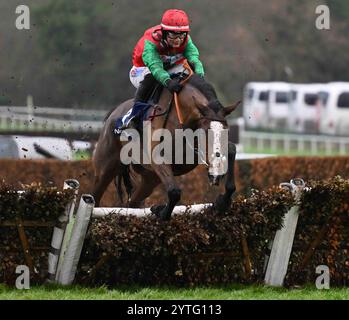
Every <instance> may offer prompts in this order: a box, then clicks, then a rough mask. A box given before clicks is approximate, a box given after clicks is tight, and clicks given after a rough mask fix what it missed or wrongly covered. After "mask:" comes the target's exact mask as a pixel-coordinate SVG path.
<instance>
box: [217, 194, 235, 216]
mask: <svg viewBox="0 0 349 320" xmlns="http://www.w3.org/2000/svg"><path fill="white" fill-rule="evenodd" d="M230 202H231V201H229V200H228V201H227V200H226V199H224V196H223V195H222V194H220V195H219V196H218V198H217V199H216V201H215V203H214V205H213V207H214V209H215V211H216V212H217V213H219V214H223V213H225V212H226V211H227V210H228V209H229V206H230Z"/></svg>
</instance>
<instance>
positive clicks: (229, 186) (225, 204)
mask: <svg viewBox="0 0 349 320" xmlns="http://www.w3.org/2000/svg"><path fill="white" fill-rule="evenodd" d="M235 156H236V146H235V144H234V143H232V142H229V148H228V171H227V174H226V182H225V192H224V194H220V195H219V196H218V198H217V199H216V201H215V204H214V207H215V209H216V211H217V212H219V213H224V212H225V211H227V210H228V208H229V207H230V204H231V197H232V195H233V194H234V192H235V190H236V186H235V175H234V167H235Z"/></svg>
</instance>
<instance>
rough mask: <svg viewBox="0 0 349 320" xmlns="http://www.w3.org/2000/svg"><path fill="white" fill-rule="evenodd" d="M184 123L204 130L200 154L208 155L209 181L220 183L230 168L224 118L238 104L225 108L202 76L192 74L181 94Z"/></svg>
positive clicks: (226, 126)
mask: <svg viewBox="0 0 349 320" xmlns="http://www.w3.org/2000/svg"><path fill="white" fill-rule="evenodd" d="M181 101H182V102H181V106H183V109H184V108H185V109H186V110H183V113H184V114H185V117H184V118H185V123H186V124H187V125H188V126H190V127H191V128H193V129H203V131H204V132H205V133H206V135H205V138H206V139H205V146H204V148H202V149H201V150H200V147H202V145H201V144H200V143H199V144H198V148H199V149H198V155H199V157H201V158H203V156H204V158H205V161H204V163H206V164H207V168H208V177H209V181H210V183H211V184H213V185H218V184H219V182H220V181H221V179H222V178H223V177H224V176H225V174H226V173H227V169H228V153H229V143H228V132H229V131H228V125H227V121H226V119H225V117H226V116H227V115H229V114H230V113H231V112H233V111H234V110H235V109H236V107H237V106H238V105H239V103H240V101H238V102H237V103H235V104H233V105H231V106H228V107H223V105H222V104H221V103H220V102H219V100H218V99H217V96H216V93H215V91H214V89H213V87H212V86H211V85H210V84H208V83H207V82H205V81H204V80H203V79H202V78H200V77H197V76H195V75H194V76H193V77H192V78H191V79H190V80H189V81H188V84H187V85H186V86H185V88H184V89H183V93H182V94H181Z"/></svg>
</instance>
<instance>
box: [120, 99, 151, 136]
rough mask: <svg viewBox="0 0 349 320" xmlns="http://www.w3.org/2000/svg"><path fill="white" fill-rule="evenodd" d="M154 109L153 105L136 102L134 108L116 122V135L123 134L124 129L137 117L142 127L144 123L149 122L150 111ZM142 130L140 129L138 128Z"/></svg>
mask: <svg viewBox="0 0 349 320" xmlns="http://www.w3.org/2000/svg"><path fill="white" fill-rule="evenodd" d="M151 107H153V104H150V103H144V102H136V103H135V104H134V106H133V107H131V109H130V110H128V111H127V112H126V114H125V115H124V116H122V117H119V118H117V119H116V121H115V129H114V134H117V135H118V134H121V132H122V129H121V128H122V127H125V126H128V124H129V122H130V121H131V120H132V119H133V118H134V117H137V118H138V119H140V121H139V122H138V123H139V124H140V125H142V123H143V121H145V120H147V118H148V114H149V112H148V111H149V110H150V109H151ZM137 129H140V128H137Z"/></svg>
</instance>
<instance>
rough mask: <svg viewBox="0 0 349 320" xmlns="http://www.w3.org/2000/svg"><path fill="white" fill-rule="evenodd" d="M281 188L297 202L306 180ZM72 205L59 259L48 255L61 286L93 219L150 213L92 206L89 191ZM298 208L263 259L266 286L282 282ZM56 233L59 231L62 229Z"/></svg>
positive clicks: (196, 208) (182, 209) (184, 209)
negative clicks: (76, 206) (111, 215)
mask: <svg viewBox="0 0 349 320" xmlns="http://www.w3.org/2000/svg"><path fill="white" fill-rule="evenodd" d="M280 187H282V188H285V189H288V190H290V191H291V192H292V194H293V196H294V198H295V200H296V201H298V200H299V199H300V196H301V193H302V192H303V191H304V190H306V189H307V188H305V183H304V181H303V180H302V179H292V180H291V181H290V183H282V184H280ZM75 188H76V184H75ZM76 190H77V189H76ZM76 192H77V191H76ZM212 205H213V204H212V203H206V204H194V205H188V206H184V205H182V206H176V207H175V208H174V210H173V213H174V214H184V213H189V214H190V213H191V214H193V213H198V212H201V211H202V210H204V209H207V208H209V207H212ZM74 207H75V203H74V205H73V203H72V204H71V205H70V206H67V209H66V211H65V213H64V215H63V216H64V217H65V218H66V217H69V219H68V222H67V223H66V224H65V226H66V227H65V230H64V236H63V240H62V241H61V247H60V250H59V259H58V262H56V260H54V259H53V258H52V257H51V269H50V271H51V274H50V277H51V279H55V281H56V282H57V283H59V284H62V285H70V284H72V283H73V281H74V278H75V274H76V271H77V267H78V263H79V260H80V256H81V251H82V247H83V244H84V240H85V236H86V232H87V228H88V225H89V223H90V221H91V219H92V218H96V219H98V218H102V217H105V216H107V215H110V214H123V215H135V216H138V217H144V216H148V215H150V214H151V210H150V208H144V209H140V208H103V207H95V201H94V198H93V196H92V195H89V194H83V195H82V196H81V198H80V203H79V206H78V208H77V212H76V215H75V216H74V215H73V211H74ZM298 209H299V206H298V204H297V205H295V206H294V207H292V208H291V209H290V210H289V211H288V212H287V213H286V215H285V217H284V224H283V227H282V229H280V230H278V231H277V232H276V234H275V238H274V241H273V242H272V243H271V244H270V248H271V254H270V257H269V256H267V257H266V260H265V266H266V272H265V284H267V285H270V286H282V285H283V281H284V278H285V276H286V273H287V269H288V264H289V259H290V255H291V251H292V246H293V240H294V237H295V233H296V228H297V223H298V214H299V212H298ZM68 212H69V213H68ZM59 232H60V233H61V231H59ZM58 238H59V239H62V236H60V237H58V236H57V239H58ZM56 242H59V241H56ZM56 242H54V241H52V243H53V245H52V246H53V247H54V249H55V250H58V246H57V245H55V246H54V243H56ZM56 254H57V251H56ZM52 261H53V262H52ZM54 266H56V268H54Z"/></svg>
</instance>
